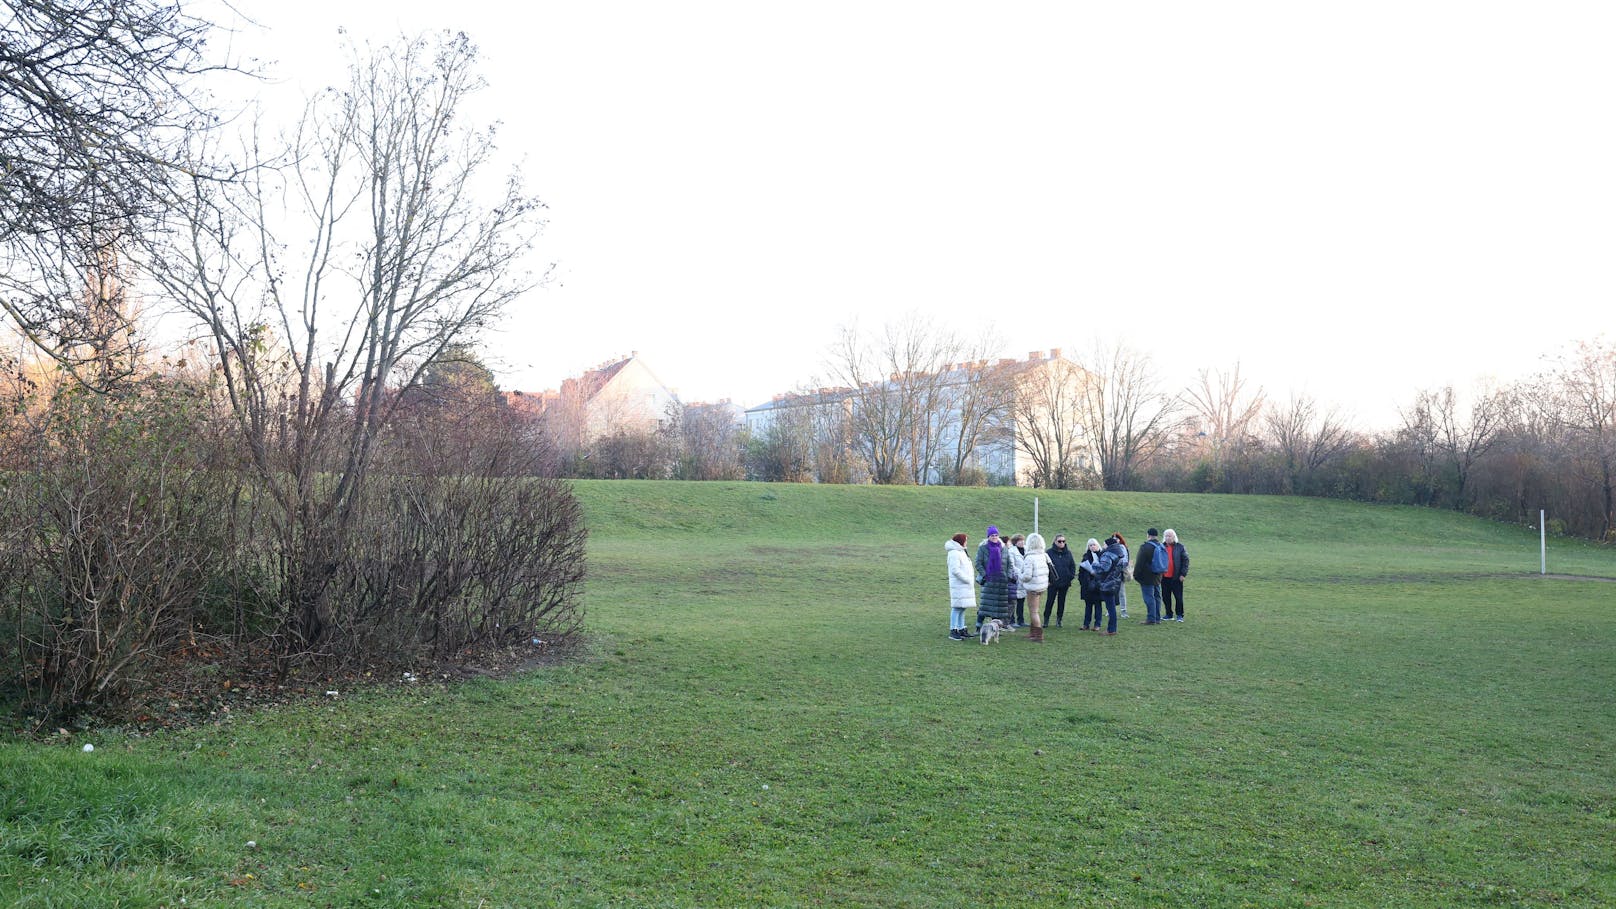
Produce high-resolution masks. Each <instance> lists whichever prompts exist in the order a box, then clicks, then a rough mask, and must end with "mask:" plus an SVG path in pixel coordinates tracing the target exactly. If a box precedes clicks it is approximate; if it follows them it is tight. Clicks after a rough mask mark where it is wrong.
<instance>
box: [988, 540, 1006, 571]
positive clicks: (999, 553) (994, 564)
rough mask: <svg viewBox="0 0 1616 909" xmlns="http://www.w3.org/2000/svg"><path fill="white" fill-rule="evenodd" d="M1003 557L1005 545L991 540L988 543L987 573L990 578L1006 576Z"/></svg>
mask: <svg viewBox="0 0 1616 909" xmlns="http://www.w3.org/2000/svg"><path fill="white" fill-rule="evenodd" d="M1003 556H1004V546H1003V544H1000V543H995V542H993V541H992V540H989V541H988V570H987V572H986V575H987V576H988V577H990V578H996V577H999V576H1001V575H1003V574H1004V562H1003Z"/></svg>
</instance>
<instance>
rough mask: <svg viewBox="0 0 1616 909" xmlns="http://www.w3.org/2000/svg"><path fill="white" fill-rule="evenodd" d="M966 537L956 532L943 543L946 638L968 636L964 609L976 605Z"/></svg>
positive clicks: (955, 639) (973, 578) (964, 637)
mask: <svg viewBox="0 0 1616 909" xmlns="http://www.w3.org/2000/svg"><path fill="white" fill-rule="evenodd" d="M965 543H966V537H965V534H963V533H956V534H954V536H953V537H951V538H949V540H948V542H946V543H944V544H943V552H944V553H945V554H946V556H947V559H948V608H949V613H948V638H949V640H952V641H963V640H965V639H966V638H968V637H970V636H971V634H970V632H968V631H966V630H965V610H967V609H969V608H971V607H972V606H975V605H976V584H975V581H976V578H975V576H974V575H973V574H972V573H971V557H970V556H968V555H966V554H965Z"/></svg>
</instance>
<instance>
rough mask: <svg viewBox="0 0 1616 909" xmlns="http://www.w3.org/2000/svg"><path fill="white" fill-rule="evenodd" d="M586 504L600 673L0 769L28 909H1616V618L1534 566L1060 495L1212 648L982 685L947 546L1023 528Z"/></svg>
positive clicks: (780, 500)
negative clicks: (1126, 543) (1142, 567)
mask: <svg viewBox="0 0 1616 909" xmlns="http://www.w3.org/2000/svg"><path fill="white" fill-rule="evenodd" d="M579 489H580V494H581V496H582V497H583V499H584V501H585V505H586V509H587V512H588V514H589V520H590V525H591V531H592V534H593V539H592V553H593V555H592V570H593V572H594V576H593V579H592V580H591V582H590V588H589V609H590V619H589V625H590V627H591V629H592V634H593V643H592V648H591V654H590V656H589V657H588V658H587V659H584V660H581V661H579V662H578V663H575V664H573V665H568V666H565V667H559V668H554V669H547V670H543V671H540V672H536V673H533V674H530V675H528V676H525V677H523V678H520V679H516V680H511V681H504V682H481V683H475V684H470V685H465V686H460V687H456V688H453V689H447V690H444V689H433V688H427V689H422V688H413V687H405V686H398V687H397V688H393V689H390V690H384V691H375V692H368V693H364V694H360V695H357V696H354V697H352V698H349V697H343V698H340V699H338V700H337V701H335V702H332V703H321V704H312V705H307V706H303V707H297V708H289V709H283V710H279V711H275V712H270V713H265V714H261V715H258V716H254V717H251V718H248V719H245V720H242V721H239V722H236V723H234V724H231V725H227V726H224V727H218V728H208V729H201V730H194V731H191V732H187V733H183V734H178V735H174V736H170V737H166V738H163V739H159V740H148V741H141V742H138V743H133V744H130V745H124V744H122V743H116V742H105V741H103V742H102V743H101V749H100V750H98V751H97V752H95V753H94V754H93V755H85V754H82V753H80V752H78V751H77V750H76V748H77V745H78V742H77V741H75V742H73V743H72V744H71V745H69V746H65V747H46V746H34V745H22V744H7V745H4V746H0V787H3V788H0V823H3V824H4V828H3V833H4V840H3V842H0V902H4V903H11V902H17V903H19V904H20V905H25V906H26V905H36V906H45V905H75V904H77V905H107V904H109V903H110V902H112V901H113V900H118V901H119V904H120V905H140V906H156V905H177V903H178V899H179V898H180V897H182V896H184V897H187V898H188V900H189V904H190V905H196V904H198V903H199V902H204V901H209V900H213V901H218V900H223V901H226V902H229V903H231V904H236V905H311V906H313V905H367V904H369V905H443V906H468V907H469V906H478V905H484V906H526V905H547V904H560V905H605V904H619V905H689V906H696V905H803V904H812V903H816V902H818V903H823V904H833V905H877V906H911V905H913V906H930V905H941V906H950V905H958V906H967V905H1005V906H1021V905H1036V904H1044V905H1073V904H1076V905H1113V904H1123V905H1161V906H1178V905H1209V906H1240V905H1262V906H1268V905H1280V906H1307V905H1321V906H1322V905H1338V906H1363V905H1384V906H1405V905H1468V904H1474V903H1485V904H1494V905H1589V906H1592V905H1599V904H1601V903H1609V902H1611V901H1612V900H1616V859H1613V857H1612V851H1613V850H1612V849H1611V843H1612V842H1616V774H1613V773H1612V771H1611V769H1610V762H1609V755H1610V754H1611V753H1612V751H1613V746H1616V694H1613V692H1616V684H1613V683H1616V647H1613V645H1616V609H1613V607H1616V585H1612V584H1604V583H1595V582H1566V581H1546V580H1542V579H1538V578H1534V577H1532V576H1531V573H1532V572H1535V570H1536V568H1537V554H1536V538H1535V536H1534V535H1532V534H1531V533H1529V532H1527V531H1523V530H1521V529H1518V528H1509V527H1503V526H1499V525H1491V524H1485V523H1481V522H1476V521H1470V520H1465V519H1461V518H1458V517H1455V516H1453V515H1450V514H1445V513H1441V512H1431V511H1422V510H1415V509H1405V508H1375V507H1367V506H1359V505H1350V504H1345V503H1336V502H1324V501H1313V500H1302V499H1272V498H1238V497H1219V496H1149V495H1123V494H1099V493H1053V494H1051V493H1044V494H1042V495H1041V498H1042V516H1043V521H1042V523H1043V526H1044V529H1045V530H1046V531H1050V530H1064V531H1065V532H1067V533H1068V534H1069V535H1070V536H1073V537H1076V538H1077V539H1078V540H1079V541H1081V540H1082V539H1084V538H1086V537H1087V536H1089V535H1101V534H1103V532H1107V531H1110V530H1115V529H1120V530H1122V531H1123V532H1124V533H1125V534H1127V535H1128V536H1129V538H1130V540H1135V539H1136V538H1138V537H1141V536H1142V530H1143V528H1144V527H1146V526H1147V525H1151V524H1154V525H1156V526H1173V527H1175V528H1176V529H1178V531H1179V532H1180V534H1181V535H1182V536H1183V538H1184V540H1185V542H1186V544H1187V545H1188V546H1189V548H1190V551H1191V554H1192V556H1193V560H1194V570H1193V571H1192V575H1191V578H1190V581H1189V584H1188V586H1189V592H1188V612H1189V621H1188V622H1186V623H1185V624H1184V625H1182V626H1178V625H1173V626H1168V627H1162V628H1142V627H1139V626H1138V625H1136V624H1128V625H1126V626H1125V627H1124V629H1123V633H1122V634H1121V635H1119V636H1118V637H1116V638H1113V639H1109V640H1106V639H1100V638H1098V637H1096V636H1093V635H1082V634H1081V633H1079V632H1077V631H1074V630H1071V629H1060V630H1051V631H1050V633H1049V642H1048V643H1047V644H1046V645H1044V646H1043V647H1041V648H1040V647H1035V646H1033V645H1030V644H1028V643H1027V642H1026V641H1025V640H1024V639H1022V638H1019V637H1018V638H1016V639H1012V640H1009V641H1008V642H1006V643H1005V644H1003V645H1001V646H998V647H993V648H984V647H981V646H978V645H974V644H955V643H951V642H949V641H948V640H947V639H946V637H945V635H944V631H945V629H946V616H947V610H946V594H945V586H944V580H943V569H942V561H943V560H942V540H943V539H945V538H946V536H947V535H948V534H949V533H953V532H955V531H957V530H963V531H965V532H967V533H969V534H970V535H971V537H972V541H973V545H974V542H975V541H976V540H978V539H979V538H980V535H981V531H982V527H983V526H984V525H985V524H987V523H988V522H990V521H994V522H997V523H999V524H1000V526H1001V527H1006V528H1007V529H1011V528H1014V529H1026V528H1027V525H1028V524H1029V523H1030V516H1031V503H1032V493H1031V492H1030V491H1027V490H940V489H872V488H858V487H855V488H848V487H822V488H816V487H802V486H761V485H749V484H735V485H720V484H706V485H699V484H680V483H654V484H641V483H588V484H580V487H579ZM1550 564H1551V569H1553V570H1555V571H1563V572H1568V573H1580V574H1596V575H1603V576H1616V556H1613V555H1612V554H1611V553H1610V552H1609V551H1607V550H1599V549H1596V548H1593V547H1586V546H1581V545H1578V544H1574V543H1566V542H1556V543H1555V545H1554V547H1553V549H1552V550H1551V562H1550ZM109 746H115V747H109ZM248 840H254V841H256V842H257V844H258V846H257V848H255V849H248V848H247V847H246V846H245V845H244V844H245V843H246V841H248ZM248 875H251V877H248Z"/></svg>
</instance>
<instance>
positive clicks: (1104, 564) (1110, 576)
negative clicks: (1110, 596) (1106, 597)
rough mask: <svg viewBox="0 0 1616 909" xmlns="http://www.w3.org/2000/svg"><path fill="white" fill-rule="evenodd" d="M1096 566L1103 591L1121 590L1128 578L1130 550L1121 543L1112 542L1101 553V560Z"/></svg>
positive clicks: (1099, 584) (1101, 590)
mask: <svg viewBox="0 0 1616 909" xmlns="http://www.w3.org/2000/svg"><path fill="white" fill-rule="evenodd" d="M1094 568H1095V573H1096V574H1098V575H1099V578H1100V580H1099V583H1098V586H1099V588H1100V592H1101V593H1115V592H1117V591H1118V590H1121V589H1122V582H1123V581H1126V580H1127V579H1128V550H1127V549H1125V548H1124V547H1123V545H1122V544H1121V543H1112V544H1111V545H1110V546H1107V547H1106V548H1105V550H1104V551H1103V552H1101V553H1100V560H1099V562H1097V563H1095V566H1094Z"/></svg>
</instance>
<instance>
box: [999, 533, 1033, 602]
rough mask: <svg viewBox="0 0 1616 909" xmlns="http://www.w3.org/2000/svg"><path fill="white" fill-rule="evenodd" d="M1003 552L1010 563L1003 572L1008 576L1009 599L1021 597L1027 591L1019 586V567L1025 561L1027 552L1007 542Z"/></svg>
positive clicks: (1020, 567)
mask: <svg viewBox="0 0 1616 909" xmlns="http://www.w3.org/2000/svg"><path fill="white" fill-rule="evenodd" d="M1004 552H1005V555H1007V556H1009V557H1010V565H1009V567H1007V568H1006V569H1005V572H1004V573H1005V574H1007V575H1009V576H1010V582H1009V593H1010V599H1012V600H1015V599H1020V598H1021V597H1024V596H1026V595H1027V591H1025V590H1023V589H1022V588H1021V569H1022V566H1023V565H1025V564H1026V562H1027V554H1026V553H1024V552H1022V551H1021V549H1020V548H1019V547H1016V546H1011V545H1009V544H1006V545H1005V547H1004Z"/></svg>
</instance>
